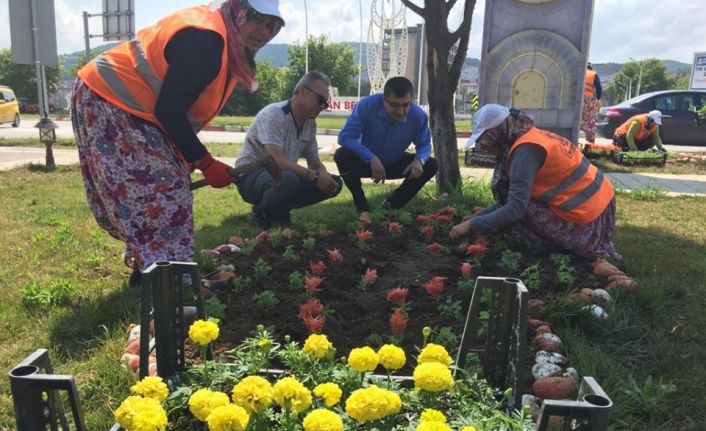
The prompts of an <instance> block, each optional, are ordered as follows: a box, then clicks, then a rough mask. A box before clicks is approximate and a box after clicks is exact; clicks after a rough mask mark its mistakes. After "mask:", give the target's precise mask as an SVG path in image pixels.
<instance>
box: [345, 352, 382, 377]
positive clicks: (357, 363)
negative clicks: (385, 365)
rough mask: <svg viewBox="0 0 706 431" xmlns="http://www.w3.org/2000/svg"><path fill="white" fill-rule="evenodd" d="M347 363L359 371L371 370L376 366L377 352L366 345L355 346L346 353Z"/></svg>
mask: <svg viewBox="0 0 706 431" xmlns="http://www.w3.org/2000/svg"><path fill="white" fill-rule="evenodd" d="M348 365H350V366H351V368H353V369H354V370H355V371H357V372H359V373H365V372H366V371H373V370H374V369H375V368H377V366H378V354H377V353H375V350H373V349H371V348H370V347H368V346H365V347H358V348H355V349H353V350H351V353H350V354H349V355H348Z"/></svg>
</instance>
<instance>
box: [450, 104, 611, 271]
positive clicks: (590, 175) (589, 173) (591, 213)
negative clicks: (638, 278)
mask: <svg viewBox="0 0 706 431" xmlns="http://www.w3.org/2000/svg"><path fill="white" fill-rule="evenodd" d="M473 144H475V145H476V147H480V149H481V150H483V151H486V152H489V153H490V154H492V155H494V156H495V157H496V166H495V171H494V172H493V181H492V191H493V195H494V197H495V200H496V202H495V204H493V205H491V206H489V207H487V208H485V209H483V210H481V211H480V212H478V213H476V214H475V215H474V216H473V217H472V218H471V219H470V220H467V221H463V222H461V223H459V224H457V225H456V226H454V227H453V228H452V229H451V232H450V233H449V237H450V238H451V239H452V240H455V239H457V238H459V237H461V236H463V235H467V234H469V233H471V232H475V233H477V234H483V233H486V232H490V231H493V230H496V229H500V228H503V227H505V226H509V225H513V224H515V223H517V222H519V223H520V224H521V225H522V226H524V227H526V228H529V229H530V230H531V231H532V232H534V233H535V234H536V235H538V236H539V237H540V238H544V239H545V240H548V241H550V242H552V243H553V244H555V245H557V246H559V247H561V248H563V249H565V250H567V251H570V252H572V253H574V254H577V255H579V256H585V257H589V258H592V259H594V260H603V259H605V258H608V257H610V258H614V259H621V256H620V254H619V253H618V252H617V250H616V249H615V247H614V245H613V236H614V234H615V196H614V193H613V187H612V186H611V184H610V181H609V180H608V178H606V177H605V176H604V175H603V173H602V172H601V171H600V170H599V169H598V168H596V167H595V166H594V165H593V164H591V163H590V162H589V161H588V159H586V158H585V157H584V156H583V154H582V153H581V151H579V149H578V148H577V146H575V145H573V144H572V143H571V142H569V141H568V140H567V139H565V138H563V137H561V136H558V135H555V134H554V133H551V132H548V131H545V130H542V129H538V128H536V127H534V124H533V120H532V118H531V117H529V116H528V115H526V114H524V113H523V112H520V111H517V110H515V109H512V110H509V109H508V108H506V107H504V106H501V105H495V104H490V105H485V106H483V107H482V108H481V109H479V110H478V112H476V113H475V115H474V116H473V133H472V135H471V137H470V139H469V140H468V144H467V146H468V145H473Z"/></svg>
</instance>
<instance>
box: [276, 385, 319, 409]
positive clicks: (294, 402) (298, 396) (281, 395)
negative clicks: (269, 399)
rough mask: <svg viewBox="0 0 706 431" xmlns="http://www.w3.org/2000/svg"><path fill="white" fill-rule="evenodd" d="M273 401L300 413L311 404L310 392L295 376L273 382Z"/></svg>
mask: <svg viewBox="0 0 706 431" xmlns="http://www.w3.org/2000/svg"><path fill="white" fill-rule="evenodd" d="M274 390H275V402H276V403H277V404H278V405H279V406H281V407H284V408H291V409H292V410H294V411H295V412H297V413H301V412H303V411H304V410H306V409H308V408H309V406H311V392H310V391H309V389H307V388H306V386H304V385H302V384H301V383H300V382H299V380H297V378H296V377H285V378H283V379H280V380H278V381H277V383H275V386H274Z"/></svg>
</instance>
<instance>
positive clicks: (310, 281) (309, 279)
mask: <svg viewBox="0 0 706 431" xmlns="http://www.w3.org/2000/svg"><path fill="white" fill-rule="evenodd" d="M323 281H324V278H323V277H319V276H318V275H307V276H306V277H304V287H306V293H308V294H309V295H313V294H314V293H316V292H318V291H319V290H320V289H319V286H321V283H322V282H323Z"/></svg>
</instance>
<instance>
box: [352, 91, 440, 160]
mask: <svg viewBox="0 0 706 431" xmlns="http://www.w3.org/2000/svg"><path fill="white" fill-rule="evenodd" d="M382 98H383V95H382V94H373V95H371V96H368V97H365V98H363V99H361V100H360V102H358V104H356V105H355V108H353V113H352V114H351V116H350V117H348V120H347V121H346V124H345V125H344V126H343V129H341V132H340V133H339V134H338V144H339V145H340V146H342V147H345V148H348V149H349V150H351V151H353V152H354V153H355V154H356V155H357V156H358V157H360V158H361V160H363V161H364V162H366V163H370V160H371V159H372V158H373V156H377V157H378V158H379V159H380V161H381V162H382V164H383V165H388V164H390V163H394V162H396V161H398V160H399V159H400V158H401V157H402V154H403V153H404V152H405V150H406V149H407V148H409V146H410V145H411V144H414V146H415V148H416V154H417V158H418V159H419V160H421V162H422V164H424V163H426V161H427V160H429V157H431V133H430V132H429V125H428V119H427V114H426V112H424V110H422V108H421V107H420V106H419V105H417V104H416V103H412V105H411V106H410V107H409V111H408V112H407V116H406V117H404V118H403V119H402V120H401V121H398V122H392V121H391V120H390V118H389V117H388V115H387V111H386V110H385V106H384V105H383V101H382Z"/></svg>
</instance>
